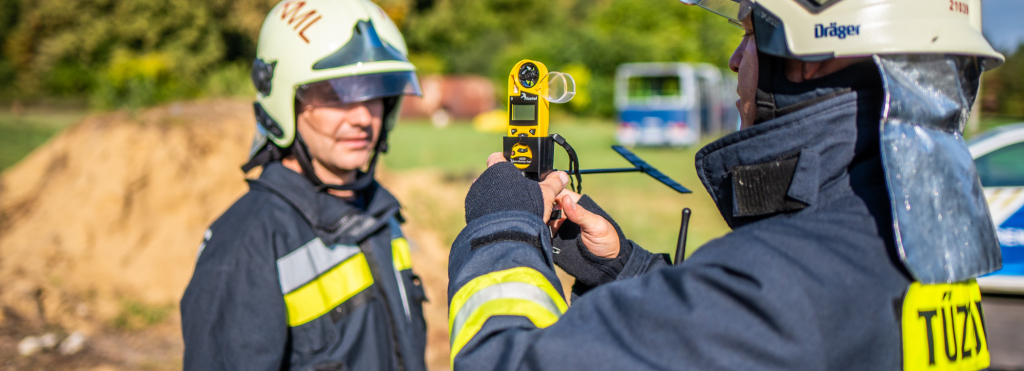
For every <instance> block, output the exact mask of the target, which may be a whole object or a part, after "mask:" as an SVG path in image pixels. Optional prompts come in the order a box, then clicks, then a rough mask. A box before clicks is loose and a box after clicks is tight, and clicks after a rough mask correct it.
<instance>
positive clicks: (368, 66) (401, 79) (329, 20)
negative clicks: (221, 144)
mask: <svg viewBox="0 0 1024 371" xmlns="http://www.w3.org/2000/svg"><path fill="white" fill-rule="evenodd" d="M256 49H257V50H256V60H255V61H254V62H253V71H252V80H253V84H254V85H255V86H256V91H257V93H256V102H255V104H254V108H255V111H256V121H257V124H258V125H257V128H258V133H257V135H256V139H255V141H254V143H253V150H252V153H251V156H252V157H253V158H252V159H251V160H250V163H249V164H247V165H246V167H247V168H244V169H245V170H248V169H249V168H252V167H255V166H259V165H262V164H263V163H266V162H269V161H271V160H273V159H275V157H279V156H280V155H271V154H266V155H262V156H261V155H260V152H268V151H269V152H273V151H274V150H275V149H274V148H273V147H274V146H275V145H276V147H278V148H281V149H287V148H290V147H291V146H292V144H293V143H294V142H295V137H296V129H295V119H296V115H297V112H296V110H295V109H296V101H297V100H298V101H302V100H303V93H304V92H305V91H307V90H324V89H326V90H327V91H330V90H333V91H334V93H336V98H337V101H338V102H339V103H354V102H362V101H367V100H371V99H376V98H391V99H385V112H384V130H383V131H382V134H381V139H380V143H378V149H380V150H382V151H383V150H386V144H385V140H386V139H385V138H386V133H387V131H388V130H390V129H391V128H393V127H394V125H395V122H396V119H397V116H398V111H399V110H400V109H399V108H400V106H401V99H402V96H404V95H421V93H420V87H419V83H418V81H417V78H416V73H415V72H414V71H415V69H416V68H415V67H414V66H413V65H412V64H411V63H409V60H408V57H407V56H408V51H407V49H406V46H405V40H404V39H403V38H402V34H401V33H400V32H399V30H398V27H396V26H395V24H394V22H392V21H391V19H390V18H388V16H387V14H385V13H384V11H383V10H382V9H381V8H380V7H378V6H377V5H376V4H374V3H372V2H370V1H369V0H285V1H282V2H280V3H278V4H277V5H276V6H274V8H273V9H272V10H271V11H270V14H268V15H267V18H266V20H264V21H263V27H262V28H261V29H260V37H259V43H258V45H257V48H256ZM268 139H269V141H270V142H272V144H271V143H268V142H267V140H268ZM257 157H260V158H259V159H257ZM375 158H376V156H375Z"/></svg>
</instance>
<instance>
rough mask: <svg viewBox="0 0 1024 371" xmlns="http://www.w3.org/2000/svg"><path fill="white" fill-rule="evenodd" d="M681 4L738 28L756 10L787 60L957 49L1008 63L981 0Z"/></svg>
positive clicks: (765, 44) (711, 0) (764, 33)
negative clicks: (987, 33) (985, 29)
mask: <svg viewBox="0 0 1024 371" xmlns="http://www.w3.org/2000/svg"><path fill="white" fill-rule="evenodd" d="M681 1H682V2H683V3H686V4H691V5H699V6H701V7H703V8H705V9H708V10H710V11H712V12H715V13H717V14H719V15H722V16H724V17H726V18H728V19H729V21H730V22H732V23H734V24H737V25H738V24H739V22H740V20H742V19H743V18H746V16H747V15H748V14H750V12H751V11H753V17H752V21H753V22H754V32H755V33H756V36H757V49H758V51H760V52H763V53H767V54H771V55H775V56H778V57H783V58H792V59H800V60H804V61H808V62H814V61H821V60H825V59H830V58H834V57H852V56H870V55H873V54H953V55H969V56H975V57H980V58H983V59H985V68H986V69H992V68H995V67H997V66H999V65H1000V64H1002V63H1003V60H1004V58H1003V55H1002V54H999V53H998V52H996V51H995V50H994V49H992V46H991V45H989V43H988V41H986V40H985V37H984V36H983V35H982V33H981V0H955V1H935V0H883V1H878V0H752V1H750V2H749V3H742V5H741V1H740V0H681ZM747 4H749V5H750V6H747Z"/></svg>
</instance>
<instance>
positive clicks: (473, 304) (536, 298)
mask: <svg viewBox="0 0 1024 371" xmlns="http://www.w3.org/2000/svg"><path fill="white" fill-rule="evenodd" d="M495 299H523V300H529V301H532V302H534V303H536V304H538V305H540V306H542V307H544V309H547V310H548V311H550V312H551V313H553V314H554V315H556V316H559V315H561V313H562V311H560V310H558V305H557V304H555V302H554V300H552V299H551V296H549V295H548V293H546V292H544V290H541V289H540V288H539V287H537V286H534V285H531V284H528V283H523V282H505V283H499V284H496V285H491V286H488V287H487V288H485V289H482V290H480V291H477V293H475V294H473V296H470V297H469V299H468V300H466V304H463V305H462V308H459V313H457V314H455V321H453V322H452V333H451V336H450V338H449V342H451V343H452V344H454V342H455V338H456V337H458V334H459V331H461V330H462V326H463V325H465V324H466V321H467V320H469V317H470V316H471V315H473V312H475V311H476V309H477V308H480V306H481V305H484V304H485V303H487V302H489V301H491V300H495Z"/></svg>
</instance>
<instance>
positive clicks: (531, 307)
mask: <svg viewBox="0 0 1024 371" xmlns="http://www.w3.org/2000/svg"><path fill="white" fill-rule="evenodd" d="M509 283H521V284H527V285H529V286H530V287H532V288H535V289H537V290H540V291H541V292H543V293H544V294H546V295H547V296H548V297H549V298H550V299H551V303H554V305H555V307H556V308H555V309H557V310H558V313H553V312H552V311H551V310H550V309H548V308H549V305H550V304H548V305H545V303H538V302H536V301H534V300H529V299H526V298H527V297H529V295H522V294H523V293H522V292H521V291H520V290H516V291H519V292H511V291H510V292H508V294H507V295H506V297H504V298H501V297H498V298H494V299H491V300H487V301H486V302H484V303H482V304H480V305H477V306H476V307H475V308H473V307H470V308H468V309H470V310H471V311H470V312H469V315H468V316H466V318H465V320H463V319H461V318H460V319H459V320H460V321H459V322H461V323H462V325H461V326H460V328H459V329H458V331H457V332H458V333H451V332H452V330H453V327H454V325H455V322H456V315H458V314H459V313H460V312H461V311H462V309H463V307H464V306H465V305H467V303H469V302H470V301H471V300H472V299H473V297H474V296H475V295H476V294H477V293H480V292H481V291H483V290H485V289H487V288H489V287H494V286H500V285H502V284H509ZM513 286H514V285H513ZM488 294H489V295H493V294H494V293H488ZM499 295H500V294H499ZM470 305H471V306H472V304H470ZM566 309H568V305H566V304H565V299H564V298H562V296H561V295H560V294H559V293H558V291H557V290H555V288H554V286H552V285H551V282H550V281H548V279H547V278H546V277H544V275H543V274H541V273H540V272H538V271H537V270H535V269H532V268H527V267H516V268H512V269H506V270H503V271H497V272H491V273H488V274H485V275H482V276H479V277H476V278H474V279H472V280H471V281H469V283H467V284H465V285H464V286H462V287H461V288H459V291H458V292H456V293H455V296H453V297H452V302H451V307H450V309H449V311H448V331H449V333H450V334H451V335H450V336H452V348H451V360H452V361H453V362H454V360H455V355H456V354H458V353H459V351H460V350H462V347H463V346H465V345H466V343H468V342H469V340H470V339H472V338H473V336H475V335H476V333H477V332H478V331H480V329H481V328H482V327H483V324H484V323H485V322H486V321H487V319H488V318H491V317H493V316H500V315H510V316H523V317H526V318H528V319H529V320H530V321H531V322H533V324H534V326H537V327H541V328H543V327H547V326H550V325H551V324H553V323H555V322H556V321H558V317H559V316H560V315H561V314H562V313H564V312H565V310H566Z"/></svg>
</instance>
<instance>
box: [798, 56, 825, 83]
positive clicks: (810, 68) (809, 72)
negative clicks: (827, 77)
mask: <svg viewBox="0 0 1024 371" xmlns="http://www.w3.org/2000/svg"><path fill="white" fill-rule="evenodd" d="M800 63H803V66H801V75H802V77H803V78H804V81H807V80H812V79H816V78H819V77H821V76H818V72H820V71H821V65H822V62H803V61H801V62H800Z"/></svg>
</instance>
